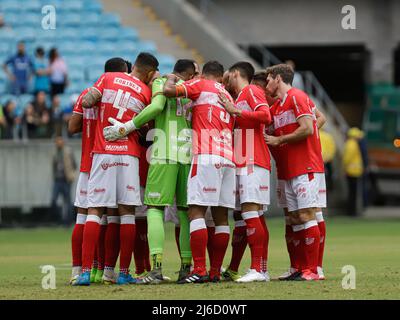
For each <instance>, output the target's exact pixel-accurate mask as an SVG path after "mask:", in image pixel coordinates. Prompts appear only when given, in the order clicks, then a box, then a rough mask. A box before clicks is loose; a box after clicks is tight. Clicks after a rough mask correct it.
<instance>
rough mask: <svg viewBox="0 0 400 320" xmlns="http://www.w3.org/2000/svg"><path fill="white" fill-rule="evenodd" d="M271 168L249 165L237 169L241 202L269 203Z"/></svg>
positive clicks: (237, 186)
mask: <svg viewBox="0 0 400 320" xmlns="http://www.w3.org/2000/svg"><path fill="white" fill-rule="evenodd" d="M269 176H270V172H269V170H267V169H265V168H262V167H260V166H247V167H245V168H238V169H237V170H236V181H237V185H236V188H237V189H236V190H238V192H236V194H238V196H239V203H240V204H242V203H246V202H252V203H258V204H262V205H269V203H270V197H269V188H270V183H269Z"/></svg>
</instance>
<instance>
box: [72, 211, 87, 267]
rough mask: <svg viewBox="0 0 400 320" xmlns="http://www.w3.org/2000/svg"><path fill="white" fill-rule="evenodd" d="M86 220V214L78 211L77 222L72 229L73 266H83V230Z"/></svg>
mask: <svg viewBox="0 0 400 320" xmlns="http://www.w3.org/2000/svg"><path fill="white" fill-rule="evenodd" d="M85 222H86V214H82V213H78V214H77V215H76V224H75V226H74V230H72V236H71V247H72V266H73V267H80V266H82V242H83V230H84V227H85Z"/></svg>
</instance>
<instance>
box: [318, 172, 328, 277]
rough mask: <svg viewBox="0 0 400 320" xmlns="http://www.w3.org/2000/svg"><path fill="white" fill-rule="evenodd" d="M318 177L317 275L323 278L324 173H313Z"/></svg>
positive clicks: (324, 237)
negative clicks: (318, 234)
mask: <svg viewBox="0 0 400 320" xmlns="http://www.w3.org/2000/svg"><path fill="white" fill-rule="evenodd" d="M315 175H316V177H317V178H318V179H319V191H318V208H317V212H316V214H315V216H316V218H317V222H318V228H319V233H320V241H319V256H318V275H319V279H320V280H324V279H325V275H324V270H323V267H322V262H323V259H324V250H325V239H326V224H325V220H324V216H323V213H322V208H326V192H327V189H326V182H325V174H324V173H317V174H315Z"/></svg>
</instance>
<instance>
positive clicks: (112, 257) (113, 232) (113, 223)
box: [105, 216, 120, 269]
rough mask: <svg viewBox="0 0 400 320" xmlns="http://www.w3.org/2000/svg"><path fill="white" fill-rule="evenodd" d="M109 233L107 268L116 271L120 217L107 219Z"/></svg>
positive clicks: (107, 233)
mask: <svg viewBox="0 0 400 320" xmlns="http://www.w3.org/2000/svg"><path fill="white" fill-rule="evenodd" d="M107 223H108V225H107V231H106V234H105V267H106V268H110V269H114V268H115V264H116V263H117V259H118V254H119V228H120V217H119V216H108V217H107Z"/></svg>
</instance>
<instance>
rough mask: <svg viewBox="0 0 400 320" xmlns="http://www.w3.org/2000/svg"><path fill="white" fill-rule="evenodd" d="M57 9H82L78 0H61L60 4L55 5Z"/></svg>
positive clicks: (81, 4)
mask: <svg viewBox="0 0 400 320" xmlns="http://www.w3.org/2000/svg"><path fill="white" fill-rule="evenodd" d="M57 9H59V10H61V11H69V12H71V11H81V10H82V9H83V3H82V1H79V0H68V1H62V2H61V3H60V5H58V6H57Z"/></svg>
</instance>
